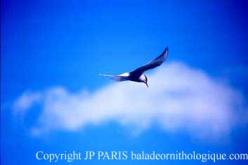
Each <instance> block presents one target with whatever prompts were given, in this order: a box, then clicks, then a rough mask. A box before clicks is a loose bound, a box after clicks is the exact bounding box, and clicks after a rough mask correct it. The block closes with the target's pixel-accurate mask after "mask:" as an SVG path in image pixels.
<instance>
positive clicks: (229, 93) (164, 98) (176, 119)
mask: <svg viewBox="0 0 248 165" xmlns="http://www.w3.org/2000/svg"><path fill="white" fill-rule="evenodd" d="M148 79H149V82H148V83H149V85H150V87H149V88H146V86H145V85H144V84H139V83H133V82H121V83H111V84H109V85H107V86H105V87H103V88H101V89H98V90H96V91H94V92H88V91H85V90H82V91H79V92H77V93H71V92H69V91H67V90H66V89H65V88H63V87H55V88H51V89H48V90H46V91H42V92H29V93H25V94H24V95H22V96H20V98H18V99H17V100H16V103H15V109H22V111H24V110H25V111H27V110H28V109H30V108H31V106H32V105H33V104H35V103H39V104H40V105H41V108H42V112H41V114H40V116H39V117H38V119H37V123H36V125H34V126H33V129H32V133H33V134H42V133H44V132H49V131H52V130H65V131H77V130H79V129H82V128H84V127H86V126H87V125H100V124H102V123H103V122H108V121H115V122H117V123H119V124H121V125H123V126H132V127H135V128H136V129H137V130H139V131H142V130H145V129H147V128H149V127H151V126H158V127H160V128H161V129H162V130H164V131H167V132H178V131H182V130H183V131H186V132H188V133H189V134H191V135H192V136H193V137H202V138H208V137H211V138H213V137H215V138H216V137H217V138H218V137H221V136H225V135H228V134H229V133H230V131H231V130H232V128H233V126H234V125H235V124H236V121H237V120H236V119H237V118H238V117H239V116H237V115H238V114H237V113H235V111H236V110H237V107H240V106H241V104H242V103H241V102H240V100H241V96H240V94H239V93H238V92H237V91H235V90H233V89H232V88H231V87H229V86H227V85H225V84H223V83H221V82H220V81H217V80H215V79H213V78H211V77H209V76H208V75H207V74H205V73H204V72H202V71H200V70H196V69H193V68H191V67H189V66H186V65H184V64H182V63H177V62H174V63H170V64H166V65H163V66H161V67H160V68H157V69H156V70H154V71H153V72H151V74H148Z"/></svg>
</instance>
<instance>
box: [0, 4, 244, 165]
mask: <svg viewBox="0 0 248 165" xmlns="http://www.w3.org/2000/svg"><path fill="white" fill-rule="evenodd" d="M1 3H2V5H1V45H2V46H1V161H2V163H3V164H18V163H19V162H23V164H44V163H46V162H42V161H37V160H35V157H34V154H35V152H37V150H44V151H47V152H63V151H65V150H83V151H84V150H137V151H140V150H146V151H153V150H156V151H158V152H173V151H177V150H185V151H192V150H197V151H200V152H207V151H212V152H246V153H247V148H248V146H247V138H246V137H247V134H248V130H247V120H246V119H247V101H246V100H247V97H248V95H247V92H248V87H247V83H248V79H247V76H246V74H247V71H248V67H247V64H248V60H247V53H248V47H247V45H248V32H247V29H248V21H247V16H248V13H247V9H248V3H247V1H245V0H237V1H231V0H228V1H224V0H220V1H214V0H206V1H205V0H203V1H199V2H198V1H193V0H189V1H187V2H186V1H183V0H175V1H174V0H166V1H159V0H155V1H141V0H140V1H139V0H136V1H122V0H121V1H112V0H110V1H101V0H99V1H95V0H93V1H80V0H73V1H66V0H62V1H56V0H52V1H48V0H44V1H29V0H23V1H17V0H3V1H1ZM165 46H169V53H170V54H169V58H168V68H167V70H169V71H168V74H171V75H172V76H175V77H177V78H178V79H175V81H176V82H178V81H179V80H180V76H182V77H183V76H184V75H185V74H186V72H185V71H183V70H180V69H181V68H186V70H188V71H189V72H190V74H189V75H193V76H196V77H192V79H193V78H195V80H199V81H200V82H201V80H202V79H200V78H201V77H202V76H203V75H206V76H207V80H209V81H210V83H207V86H204V87H211V89H212V90H214V89H218V90H217V91H216V93H217V94H220V95H221V93H222V91H225V92H226V91H229V90H231V91H235V92H231V94H234V93H235V94H234V95H235V97H236V93H238V94H237V95H238V96H240V97H241V99H239V100H238V101H237V102H238V103H237V102H232V101H226V102H225V101H223V102H222V103H221V104H219V102H217V103H218V105H220V106H224V105H225V103H235V104H236V103H237V104H238V105H237V107H235V108H230V112H232V113H234V112H235V114H241V115H237V116H236V117H237V119H236V120H238V121H241V122H236V120H235V121H234V122H235V124H234V126H230V127H228V129H227V130H228V131H227V132H225V133H226V134H225V136H222V137H220V138H216V139H214V140H213V139H211V138H208V136H210V135H209V134H207V135H206V136H207V138H206V137H205V138H203V139H202V138H198V136H197V134H199V132H194V133H192V132H190V131H189V132H190V133H189V132H188V131H186V130H184V129H182V128H184V127H179V128H178V129H175V130H174V131H171V132H170V131H168V129H167V127H166V128H165V127H162V126H157V125H156V124H150V125H149V128H146V129H143V127H142V129H141V130H142V131H141V132H139V131H138V132H139V133H138V134H137V135H133V133H132V132H133V130H132V128H133V125H132V124H133V121H135V120H136V117H137V116H135V115H134V119H132V120H129V118H125V122H124V123H127V124H122V121H119V118H118V117H116V116H113V120H112V118H111V120H108V119H105V118H103V117H102V118H101V116H100V117H99V118H97V119H95V120H97V122H99V123H97V124H94V123H93V124H92V123H91V122H92V120H83V119H81V118H80V119H79V123H81V122H86V124H85V125H83V124H82V123H81V124H77V123H76V124H75V123H71V122H70V121H69V120H68V121H67V120H65V123H64V124H65V125H66V124H68V123H69V124H74V125H73V126H75V127H77V129H75V130H72V129H71V127H70V128H69V127H68V128H67V127H63V124H61V123H59V121H60V120H57V121H56V120H55V121H54V123H48V122H44V120H45V121H46V119H49V121H50V120H51V121H52V120H53V117H54V116H53V115H51V117H50V118H47V117H46V109H45V108H44V107H45V103H39V104H38V105H34V106H32V107H31V108H30V107H28V108H23V109H24V111H26V110H27V109H28V110H27V112H25V113H24V114H20V113H19V112H16V111H15V110H14V108H13V106H14V104H15V102H16V101H17V100H18V98H21V97H22V96H23V95H25V94H27V93H28V94H27V96H28V98H33V95H34V94H37V95H39V97H41V98H42V99H41V100H45V101H46V100H48V97H49V96H47V95H48V94H44V93H51V91H52V92H53V90H54V89H57V88H58V87H59V88H62V89H63V90H65V95H66V96H65V97H62V100H63V99H64V98H67V99H68V100H71V98H72V97H73V98H74V97H76V98H79V99H80V98H81V94H82V93H84V91H86V93H87V92H88V93H89V95H90V96H92V97H93V98H96V100H99V98H101V97H98V93H99V91H100V90H103V91H107V92H103V95H104V94H106V93H108V92H109V91H110V90H109V88H110V89H111V90H112V89H122V90H123V89H126V86H128V87H129V88H135V89H136V88H139V87H136V86H134V87H133V86H132V85H130V84H126V83H124V84H122V85H124V86H125V87H121V88H119V87H116V86H115V85H116V84H113V83H112V82H110V81H108V80H106V79H104V78H102V77H99V76H98V73H113V74H119V73H122V72H125V71H128V70H132V69H134V68H135V67H137V66H139V65H142V64H144V63H146V62H148V61H149V60H151V59H152V58H154V57H155V56H156V55H158V54H159V53H160V52H161V51H162V50H163V49H164V47H165ZM178 62H180V63H182V66H181V65H179V66H178V65H173V63H174V64H175V63H178ZM164 66H166V64H164ZM173 66H178V67H173ZM170 69H171V71H170ZM158 70H159V68H158ZM161 70H164V68H162V69H161ZM165 70H166V68H165ZM178 70H180V72H176V73H179V74H176V75H173V74H174V73H175V71H178ZM196 70H200V71H201V72H202V73H203V74H200V75H199V74H198V73H196V72H195V71H196ZM158 72H159V71H158ZM160 74H161V73H160V72H159V73H155V72H151V85H152V82H153V80H152V78H153V77H154V79H156V77H158V75H160ZM198 76H199V77H198ZM186 77H187V76H186ZM167 79H168V78H167ZM171 79H173V78H171ZM190 79H191V78H190V77H188V78H185V79H183V80H185V81H186V80H187V81H190ZM173 80H174V79H173ZM168 81H169V80H168ZM171 81H172V80H171ZM171 81H169V82H171ZM154 82H156V81H155V80H154ZM204 82H205V81H204ZM155 84H156V83H155ZM172 84H173V83H169V87H174V86H172ZM211 84H214V85H213V86H214V87H213V88H212V85H211ZM220 85H221V86H222V85H223V86H224V87H223V88H224V90H222V89H219V86H220ZM141 86H142V85H141ZM189 87H192V86H189ZM199 87H202V86H199ZM196 88H197V86H196ZM152 89H153V88H152V87H151V89H144V88H143V89H142V90H152ZM192 89H193V87H192ZM63 90H62V91H63ZM124 91H125V90H124ZM216 93H215V92H213V93H209V95H208V97H210V98H212V97H213V98H216V96H215V95H216ZM62 94H63V92H62ZM148 94H149V93H148ZM198 94H199V93H197V95H196V96H198ZM223 95H225V93H224V94H223ZM31 96H32V97H31ZM125 96H128V94H127V95H125ZM156 96H160V95H156ZM199 96H202V95H199ZM221 96H222V95H221ZM56 97H57V94H56ZM106 97H107V96H106ZM137 97H138V96H137ZM171 97H173V96H171ZM171 97H169V98H171ZM223 97H225V96H223ZM59 98H60V97H59ZM149 98H150V97H148V98H145V99H149ZM200 98H203V100H202V102H203V103H205V102H206V100H205V95H204V97H203V96H202V97H200ZM232 98H233V96H230V98H229V97H227V98H226V100H229V99H232ZM67 99H66V100H67ZM111 99H112V98H111ZM156 99H160V98H156ZM171 99H172V101H174V98H171ZM216 99H217V100H218V98H216ZM113 100H114V98H113ZM161 100H162V99H161ZM167 100H168V99H167ZM220 100H222V97H221V98H220ZM38 101H40V100H39V99H38ZM45 101H44V102H45ZM55 101H56V103H57V104H60V103H61V100H60V99H58V100H55ZM127 101H130V100H127ZM68 102H69V103H68V106H69V105H73V106H76V107H77V105H80V106H85V104H83V105H81V104H76V105H74V104H72V103H71V102H70V101H68ZM89 102H92V100H89ZM161 102H162V101H161ZM220 102H221V101H220ZM240 102H241V103H240ZM129 103H130V102H129ZM200 103H201V102H200ZM57 104H56V105H57ZM178 104H180V102H179V103H178ZM49 105H50V104H49ZM52 105H53V104H52ZM87 105H88V104H87ZM111 105H112V103H111ZM113 105H114V104H113ZM152 105H153V104H152ZM203 105H204V106H205V104H203ZM69 107H70V106H69ZM141 107H142V106H141ZM189 107H190V106H189ZM91 108H92V107H91V106H89V108H88V109H87V110H88V111H86V113H84V115H85V114H89V113H90V111H92V112H97V111H93V108H92V109H91ZM127 109H128V108H127ZM155 109H159V108H157V107H154V111H155ZM217 109H218V108H217ZM71 110H73V108H72V109H71ZM104 110H105V109H104ZM210 110H214V109H212V107H211V109H210ZM47 111H48V110H47ZM117 111H118V112H122V109H118V110H117ZM137 111H138V112H140V113H142V111H140V109H137ZM48 112H49V113H50V112H54V111H53V109H52V108H51V109H49V111H48ZM67 112H68V110H65V114H66V115H68V113H67ZM88 112H89V113H88ZM180 112H181V111H180ZM204 112H205V111H204ZM220 112H224V113H226V112H229V111H225V110H223V111H220ZM80 113H81V112H80ZM69 114H70V113H69ZM189 114H191V113H189ZM54 115H58V114H54ZM99 115H101V114H99ZM138 116H139V115H138ZM141 116H142V114H141ZM223 116H225V114H223ZM111 117H112V115H111ZM210 117H211V118H203V119H204V120H208V119H210V121H212V120H211V119H212V118H213V117H214V115H213V116H210ZM239 117H242V119H240V120H239ZM243 118H244V119H243ZM58 119H61V121H64V118H58ZM62 119H63V120H62ZM73 119H74V118H73ZM142 119H143V118H142ZM145 119H146V118H145ZM187 119H189V120H190V121H191V119H192V118H191V117H190V115H189V118H187ZM126 120H127V121H126ZM137 120H139V118H138V119H137ZM147 120H149V121H150V119H147ZM151 120H152V119H151ZM161 120H162V119H161ZM164 120H165V119H164ZM166 120H167V119H166ZM199 120H200V119H199ZM243 120H244V121H243ZM129 121H131V123H130V122H129ZM213 121H215V120H213ZM221 121H222V120H218V122H221ZM224 121H225V122H226V121H229V119H228V117H227V119H226V120H224ZM231 121H232V120H231ZM56 122H57V123H56ZM67 122H68V123H67ZM200 123H201V124H202V123H204V122H202V121H201V120H200ZM52 124H54V125H56V127H51V126H50V125H52ZM161 124H164V122H161V123H160V124H158V125H161ZM195 124H196V123H193V126H189V127H187V128H188V129H190V130H191V128H193V130H195V128H197V129H198V127H199V126H196V125H195ZM37 125H38V126H39V127H38V126H37ZM134 125H135V127H136V126H137V124H136V123H135V124H134ZM179 125H180V124H179ZM210 125H214V124H210ZM34 127H35V128H40V129H41V130H44V129H45V130H47V131H46V132H42V131H41V134H39V136H38V137H34V136H32V133H31V132H32V130H33V128H34ZM73 128H74V127H73ZM221 128H222V127H220V129H221ZM139 129H140V126H139V124H138V130H139ZM203 132H204V131H203ZM192 134H193V135H192ZM194 134H196V136H195V135H194ZM13 155H15V156H14V158H13ZM77 163H78V164H80V163H82V162H75V163H74V164H77ZM87 163H92V164H97V163H102V164H106V163H107V164H109V163H113V164H114V163H115V162H98V161H95V162H94V161H92V162H87ZM119 163H123V164H126V163H127V161H123V162H119ZM133 163H137V164H138V163H140V162H133ZM142 163H144V164H150V163H151V162H149V161H148V162H142ZM152 163H156V164H161V163H164V162H152ZM168 163H170V164H171V163H175V164H180V163H181V162H177V161H173V162H168ZM187 163H189V164H191V163H192V164H194V163H196V162H187ZM225 163H226V164H235V163H236V162H225ZM241 163H242V162H241ZM243 163H244V162H243ZM47 164H48V163H47ZM60 164H63V162H60Z"/></svg>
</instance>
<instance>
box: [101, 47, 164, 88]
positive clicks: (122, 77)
mask: <svg viewBox="0 0 248 165" xmlns="http://www.w3.org/2000/svg"><path fill="white" fill-rule="evenodd" d="M167 56H168V47H166V48H165V49H164V51H163V52H162V53H161V54H160V55H159V56H158V57H157V58H155V59H153V60H152V61H151V62H149V63H148V64H146V65H143V66H141V67H138V68H137V69H135V70H133V71H131V72H125V73H122V74H119V75H109V74H100V75H101V76H105V77H110V78H111V79H112V80H115V81H134V82H141V83H145V84H146V86H147V87H149V86H148V79H147V76H146V75H145V74H144V72H145V71H147V70H149V69H153V68H156V67H158V66H160V65H161V64H162V63H163V62H164V61H165V60H166V59H167Z"/></svg>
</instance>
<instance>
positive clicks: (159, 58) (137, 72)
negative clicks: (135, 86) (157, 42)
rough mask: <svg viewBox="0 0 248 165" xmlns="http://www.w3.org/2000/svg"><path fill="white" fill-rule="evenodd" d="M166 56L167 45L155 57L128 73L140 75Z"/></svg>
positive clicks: (159, 63) (157, 64)
mask: <svg viewBox="0 0 248 165" xmlns="http://www.w3.org/2000/svg"><path fill="white" fill-rule="evenodd" d="M167 56H168V47H166V48H165V49H164V51H163V52H162V53H161V54H160V55H159V56H158V57H157V58H155V59H153V60H152V61H151V62H149V63H148V64H146V65H143V66H141V67H139V68H137V69H135V70H133V71H132V72H130V74H132V75H135V76H137V77H139V76H140V75H142V73H143V72H145V71H147V70H149V69H153V68H155V67H157V66H159V65H161V64H162V63H163V62H164V61H165V60H166V58H167Z"/></svg>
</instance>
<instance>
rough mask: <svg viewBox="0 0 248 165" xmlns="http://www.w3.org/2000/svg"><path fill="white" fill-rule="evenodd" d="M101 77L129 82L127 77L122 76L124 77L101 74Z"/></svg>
mask: <svg viewBox="0 0 248 165" xmlns="http://www.w3.org/2000/svg"><path fill="white" fill-rule="evenodd" d="M99 76H104V77H108V78H110V79H112V80H115V81H126V80H127V76H122V75H110V74H99Z"/></svg>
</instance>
